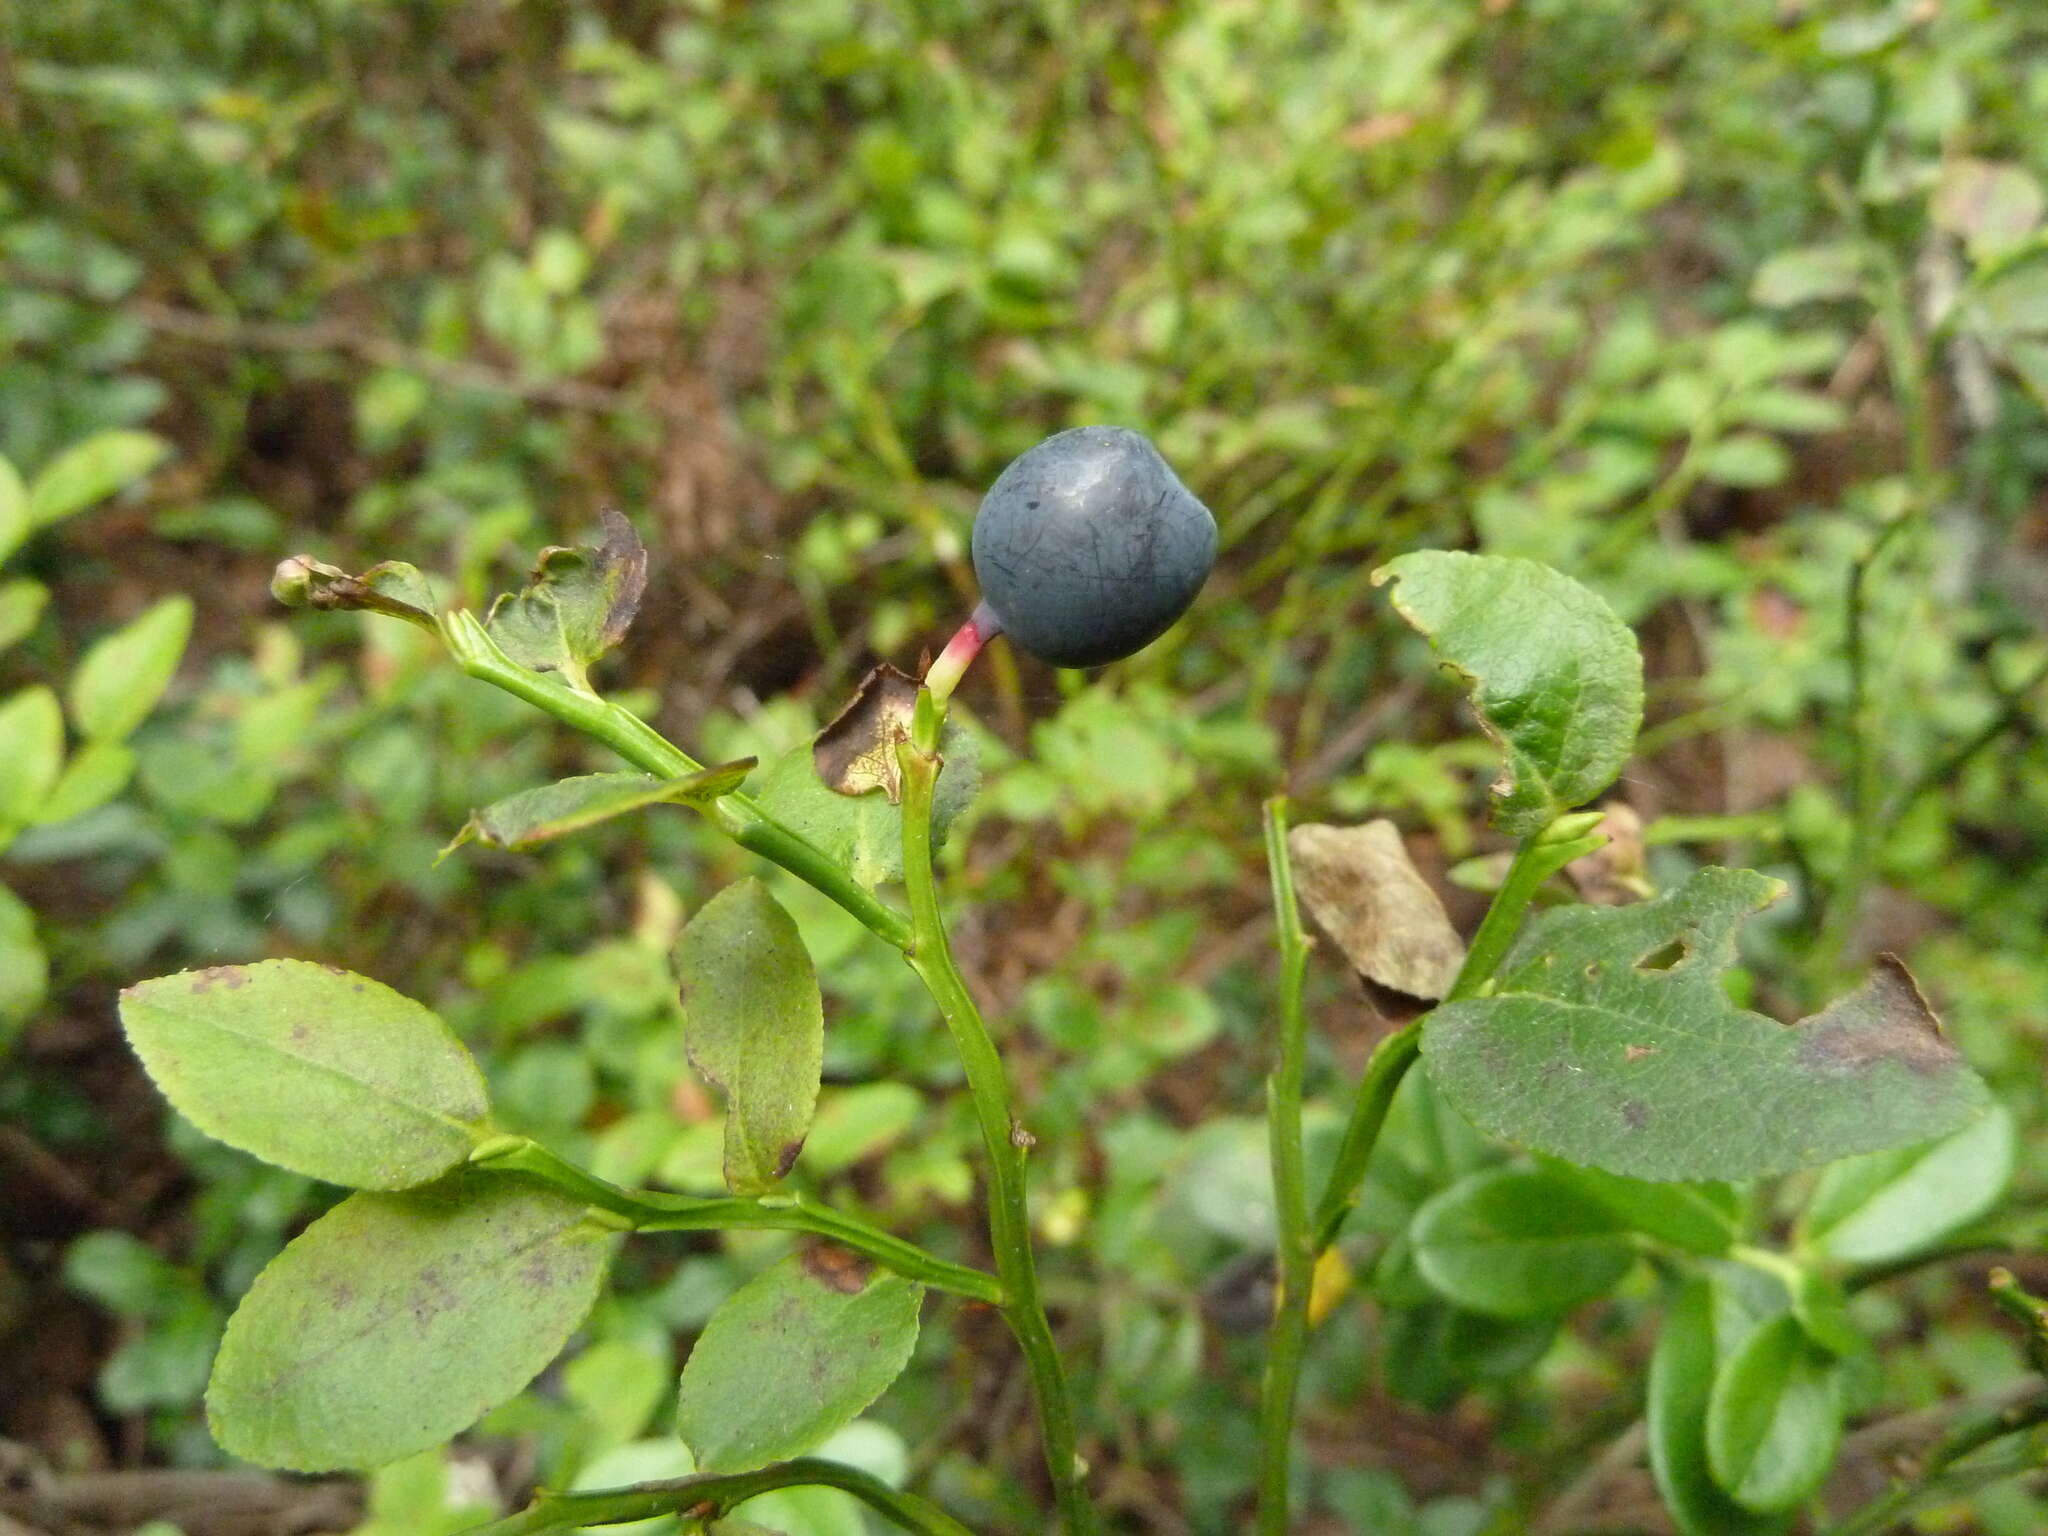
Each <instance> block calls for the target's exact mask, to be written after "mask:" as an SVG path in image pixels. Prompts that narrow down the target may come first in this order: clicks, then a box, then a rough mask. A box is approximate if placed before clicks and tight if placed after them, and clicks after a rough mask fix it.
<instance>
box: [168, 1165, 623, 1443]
mask: <svg viewBox="0 0 2048 1536" xmlns="http://www.w3.org/2000/svg"><path fill="white" fill-rule="evenodd" d="M586 1217H587V1212H586V1210H585V1207H584V1206H583V1204H582V1203H581V1202H580V1201H578V1200H575V1199H573V1198H572V1197H570V1196H568V1195H564V1194H562V1193H560V1192H559V1191H557V1190H555V1189H552V1188H550V1187H548V1186H545V1185H541V1184H536V1183H533V1182H531V1181H529V1180H526V1179H522V1178H518V1177H514V1176H510V1175H505V1174H491V1175H485V1174H474V1173H472V1174H464V1175H460V1176H458V1177H456V1178H452V1179H448V1180H445V1181H443V1182H441V1183H438V1184H434V1185H431V1186H429V1187H427V1188H424V1189H417V1190H410V1191H407V1192H406V1193H404V1194H396V1195H392V1194H358V1195H352V1196H350V1197H349V1198H348V1199H347V1200H344V1201H343V1202H342V1203H341V1204H340V1205H338V1206H336V1207H335V1208H334V1209H333V1210H331V1211H329V1212H328V1213H327V1214H326V1215H325V1216H322V1217H321V1218H320V1219H319V1220H318V1221H316V1222H314V1223H313V1224H312V1225H311V1226H309V1227H308V1228H306V1230H305V1231H304V1232H303V1233H301V1234H300V1235H299V1236H298V1237H297V1238H295V1239H293V1241H292V1243H291V1245H290V1246H289V1247H287V1248H286V1249H285V1250H284V1252H283V1253H281V1254H279V1255H278V1256H277V1257H276V1258H275V1259H273V1260H272V1261H271V1263H270V1265H269V1266H268V1267H267V1268H266V1269H265V1270H264V1271H263V1273H262V1274H260V1275H258V1276H257V1277H256V1283H255V1284H254V1285H253V1286H251V1287H250V1289H249V1294H248V1295H247V1296H246V1297H244V1298H243V1300H242V1305H241V1307H240V1309H239V1310H238V1311H237V1312H236V1313H235V1315H234V1317H233V1319H232V1320H231V1321H230V1322H229V1323H228V1328H227V1334H226V1336H225V1337H224V1338H223V1339H222V1341H221V1347H220V1355H219V1358H218V1359H217V1360H216V1361H215V1362H214V1367H213V1382H212V1385H211V1386H210V1387H209V1388H208V1389H207V1399H206V1401H207V1417H208V1420H209V1421H210V1423H211V1424H212V1426H213V1432H214V1436H215V1438H216V1439H218V1440H219V1441H220V1443H221V1446H222V1448H223V1449H225V1450H227V1451H229V1452H231V1453H233V1454H234V1455H237V1456H241V1457H244V1458H246V1459H247V1460H250V1461H254V1462H257V1463H260V1464H261V1465H264V1466H271V1467H288V1468H291V1469H293V1470H295V1471H302V1472H317V1471H326V1470H329V1469H333V1468H341V1467H374V1466H381V1465H383V1464H384V1463H386V1462H391V1461H396V1460H398V1459H399V1458H400V1457H402V1456H407V1455H410V1454H411V1453H412V1452H414V1451H419V1450H424V1449H426V1448H427V1447H428V1446H432V1445H438V1444H440V1443H441V1442H442V1441H444V1440H446V1439H448V1438H449V1437H450V1436H451V1435H454V1434H456V1433H457V1432H459V1431H461V1430H463V1429H465V1428H467V1427H468V1426H469V1425H470V1424H472V1423H474V1422H475V1421H476V1419H477V1418H478V1416H480V1415H481V1414H482V1413H483V1412H484V1411H485V1410H486V1409H488V1408H490V1407H492V1406H494V1405H495V1404H497V1403H501V1402H503V1401H504V1400H505V1399H506V1398H508V1397H510V1396H512V1394H513V1393H515V1392H517V1391H518V1390H519V1389H520V1388H521V1387H524V1386H525V1385H526V1384H527V1383H528V1382H529V1381H531V1380H532V1379H533V1378H534V1377H535V1376H536V1375H538V1374H539V1373H540V1371H541V1369H542V1368H543V1367H544V1366H546V1365H547V1363H548V1362H549V1361H550V1360H552V1359H554V1357H555V1355H556V1354H557V1353H558V1352H559V1351H560V1350H561V1348H562V1345H563V1344H564V1343H565V1342H566V1341H567V1339H568V1337H569V1335H570V1334H571V1333H572V1332H573V1331H574V1330H575V1328H576V1327H577V1325H578V1324H579V1323H581V1322H582V1321H583V1318H584V1316H585V1315H586V1314H587V1313H588V1312H589V1311H590V1308H591V1305H592V1304H593V1303H594V1302H595V1301H596V1299H597V1294H598V1289H599V1287H600V1285H601V1284H602V1282H603V1279H604V1270H605V1261H606V1258H607V1255H608V1252H609V1246H610V1245H609V1244H608V1243H607V1241H606V1240H605V1239H606V1234H605V1233H604V1232H603V1231H602V1230H601V1229H600V1228H598V1227H596V1226H595V1225H593V1224H592V1223H590V1222H589V1221H588V1220H587V1219H586Z"/></svg>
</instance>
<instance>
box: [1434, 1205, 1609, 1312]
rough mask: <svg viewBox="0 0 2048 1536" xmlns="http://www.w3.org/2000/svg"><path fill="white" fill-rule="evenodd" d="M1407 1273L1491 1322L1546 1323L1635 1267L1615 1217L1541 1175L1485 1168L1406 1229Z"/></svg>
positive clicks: (1606, 1287)
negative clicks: (1411, 1262) (1410, 1255)
mask: <svg viewBox="0 0 2048 1536" xmlns="http://www.w3.org/2000/svg"><path fill="white" fill-rule="evenodd" d="M1408 1235H1409V1239H1410V1241H1411V1242H1412V1243H1413V1245H1414V1250H1415V1266H1416V1268H1417V1269H1419V1270H1420V1271H1421V1272H1422V1277H1423V1279H1425V1280H1427V1281H1428V1282H1429V1283H1430V1284H1431V1285H1432V1286H1434V1287H1435V1288H1436V1290H1437V1291H1438V1292H1440V1293H1441V1294H1442V1295H1443V1296H1444V1297H1446V1298H1447V1299H1449V1300H1451V1301H1454V1302H1456V1303H1457V1304H1458V1305H1459V1306H1461V1307H1465V1308H1467V1309H1469V1310H1471V1311H1474V1312H1484V1313H1486V1314H1488V1315H1489V1316H1492V1317H1509V1318H1527V1317H1551V1316H1555V1315H1556V1314H1558V1313H1560V1312H1568V1311H1570V1310H1571V1309H1572V1308H1573V1307H1575V1306H1577V1305H1579V1303H1581V1302H1583V1301H1590V1300H1592V1299H1593V1298H1594V1297H1595V1296H1599V1295H1603V1294H1605V1293H1606V1292H1607V1291H1609V1290H1611V1289H1613V1287H1614V1285H1615V1283H1616V1282H1617V1281H1619V1280H1620V1279H1621V1277H1622V1276H1623V1275H1625V1274H1627V1273H1628V1271H1629V1267H1630V1266H1631V1265H1632V1264H1634V1263H1635V1249H1634V1247H1633V1246H1632V1245H1631V1244H1630V1242H1629V1240H1628V1235H1627V1229H1626V1228H1625V1227H1624V1226H1623V1224H1622V1222H1621V1220H1620V1218H1618V1217H1617V1216H1616V1215H1615V1214H1614V1212H1613V1211H1611V1210H1609V1209H1608V1208H1607V1206H1606V1205H1604V1204H1602V1203H1601V1202H1600V1201H1598V1200H1596V1199H1594V1198H1592V1197H1591V1196H1589V1195H1587V1194H1586V1193H1585V1192H1584V1191H1583V1190H1581V1189H1580V1188H1579V1187H1578V1186H1576V1185H1575V1184H1573V1183H1572V1182H1571V1181H1570V1180H1568V1179H1565V1178H1562V1177H1560V1176H1558V1175H1557V1174H1555V1173H1552V1172H1550V1171H1549V1170H1547V1169H1541V1168H1530V1169H1522V1168H1493V1169H1488V1170H1487V1171H1485V1172H1483V1173H1475V1174H1472V1175H1471V1176H1470V1177H1468V1178H1464V1179H1460V1180H1459V1181H1458V1182H1457V1183H1455V1184H1453V1185H1452V1186H1451V1187H1450V1188H1449V1189H1446V1190H1444V1191H1443V1192H1442V1193H1441V1194H1438V1195H1436V1196H1435V1197H1433V1198H1432V1199H1431V1200H1430V1201H1429V1202H1428V1203H1427V1204H1425V1205H1424V1206H1423V1207H1422V1209H1421V1210H1419V1211H1417V1212H1416V1213H1415V1219H1414V1221H1413V1222H1412V1223H1411V1225H1410V1226H1409V1229H1408Z"/></svg>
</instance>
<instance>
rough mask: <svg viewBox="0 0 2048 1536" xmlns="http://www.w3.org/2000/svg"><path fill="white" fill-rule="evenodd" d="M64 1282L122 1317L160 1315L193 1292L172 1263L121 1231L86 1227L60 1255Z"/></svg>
mask: <svg viewBox="0 0 2048 1536" xmlns="http://www.w3.org/2000/svg"><path fill="white" fill-rule="evenodd" d="M64 1283H65V1284H66V1285H68V1286H70V1287H71V1289H72V1290H74V1291H77V1292H79V1293H80V1294H82V1295H86V1296H90V1297H91V1298H92V1299H93V1300H94V1301H96V1302H98V1303H99V1304H100V1305H101V1306H103V1307H105V1308H106V1309H107V1310H108V1311H109V1312H112V1313H115V1314H117V1315H118V1316H121V1317H160V1316H162V1315H164V1314H165V1313H167V1312H169V1311H171V1310H172V1309H173V1308H174V1307H175V1306H176V1305H177V1304H178V1303H179V1302H181V1301H183V1300H185V1299H186V1298H187V1297H188V1296H190V1295H191V1294H192V1291H193V1284H192V1281H191V1279H190V1278H189V1277H187V1276H186V1275H185V1274H183V1273H182V1272H181V1271H180V1270H179V1269H178V1268H177V1266H176V1265H174V1264H172V1263H171V1262H170V1261H169V1260H167V1259H165V1258H164V1257H163V1256H162V1255H161V1254H159V1253H158V1252H157V1251H156V1250H155V1249H154V1248H152V1247H150V1246H149V1244H147V1243H145V1242H143V1241H142V1239H141V1238H139V1237H134V1236H132V1235H130V1234H129V1233H126V1232H116V1231H100V1232H88V1233H86V1234H85V1235H84V1236H83V1237H81V1238H79V1239H78V1241H77V1242H75V1243H73V1244H72V1245H71V1246H70V1248H68V1249H67V1250H65V1254H64Z"/></svg>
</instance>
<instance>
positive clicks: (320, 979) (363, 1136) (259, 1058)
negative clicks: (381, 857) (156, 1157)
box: [121, 960, 489, 1189]
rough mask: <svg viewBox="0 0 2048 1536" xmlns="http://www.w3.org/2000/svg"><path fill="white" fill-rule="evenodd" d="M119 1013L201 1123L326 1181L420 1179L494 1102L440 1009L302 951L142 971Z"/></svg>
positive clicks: (173, 1096) (163, 1080) (182, 1107)
mask: <svg viewBox="0 0 2048 1536" xmlns="http://www.w3.org/2000/svg"><path fill="white" fill-rule="evenodd" d="M121 1022H122V1025H123V1026H124V1027H125V1028H126V1029H127V1031H128V1039H129V1042H130V1044H132V1045H133V1046H134V1047H135V1053H136V1054H137V1055H138V1056H140V1057H141V1058H142V1064H143V1066H144V1067H146V1068H147V1069H148V1071H149V1075H150V1077H151V1078H153V1079H154V1080H155V1082H156V1085H157V1087H158V1088H160V1089H162V1090H163V1094H164V1096H165V1097H166V1098H168V1099H169V1100H170V1101H171V1105H172V1107H173V1108H175V1109H176V1110H177V1111H178V1112H179V1113H180V1114H182V1115H183V1116H184V1117H185V1118H186V1119H188V1120H190V1121H191V1122H192V1123H193V1124H194V1125H196V1126H198V1127H199V1129H200V1130H202V1131H204V1132H206V1134H207V1135H209V1136H211V1137H213V1138H214V1139H215V1140H217V1141H224V1142H226V1143H227V1144H228V1145H229V1146H231V1147H239V1148H241V1149H242V1150H243V1151H245V1152H253V1153H254V1154H255V1155H256V1156H258V1157H260V1158H262V1159H264V1160H265V1161H266V1162H272V1163H276V1164H277V1165H278V1166H280V1167H283V1168H289V1169H291V1170H292V1171H293V1172H294V1173H303V1174H306V1175H307V1176H308V1177H311V1178H315V1179H325V1180H327V1181H328V1182H329V1183H333V1184H347V1185H351V1186H353V1187H355V1188H357V1189H405V1188H407V1187H409V1186H411V1185H414V1184H423V1183H425V1182H426V1181H427V1180H428V1179H431V1178H434V1177H435V1176H436V1175H438V1174H441V1173H445V1172H446V1171H447V1170H448V1169H450V1168H452V1167H454V1166H455V1165H456V1164H457V1163H460V1162H461V1161H462V1160H463V1159H465V1158H466V1157H468V1156H469V1154H470V1152H471V1150H472V1149H473V1148H474V1147H475V1145H476V1141H477V1136H478V1134H479V1133H480V1131H481V1129H482V1123H483V1119H484V1116H485V1114H486V1113H487V1111H488V1109H489V1105H488V1104H487V1102H486V1100H485V1097H484V1082H483V1077H482V1075H481V1074H480V1073H478V1071H477V1069H476V1063H475V1062H473V1061H472V1060H470V1056H469V1052H468V1051H466V1050H464V1049H463V1047H462V1042H461V1041H460V1040H457V1039H456V1038H455V1034H454V1031H452V1030H450V1029H449V1028H448V1026H447V1025H446V1024H444V1023H442V1022H441V1020H440V1019H439V1018H437V1017H436V1016H435V1015H434V1014H432V1013H429V1012H428V1011H427V1010H426V1009H425V1008H422V1007H421V1006H420V1005H419V1004H418V1003H416V1002H414V1001H412V999H410V998H408V997H402V996H400V995H399V994H398V993H396V992H394V991H392V990H391V989H390V988H389V987H386V986H383V985H381V984H380V983H378V982H374V981H371V980H370V979H369V978H368V977H364V976H355V975H351V974H350V973H349V972H347V971H342V970H336V969H332V968H330V967H328V966H324V965H311V964H308V963H307V962H305V961H303V960H266V961H263V962H261V963H260V964H257V965H217V966H212V967H210V968H208V969H206V970H203V971H183V972H180V973H179V974H177V975H175V976H160V977H158V978H157V979H156V980H154V981H145V982H143V983H141V984H140V985H138V986H133V987H130V988H129V989H128V990H127V991H126V992H124V993H122V994H121Z"/></svg>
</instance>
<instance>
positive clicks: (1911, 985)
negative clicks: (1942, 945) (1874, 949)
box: [1796, 954, 1962, 1077]
mask: <svg viewBox="0 0 2048 1536" xmlns="http://www.w3.org/2000/svg"><path fill="white" fill-rule="evenodd" d="M1796 1027H1797V1028H1798V1030H1799V1031H1800V1041H1799V1060H1800V1062H1801V1064H1802V1065H1804V1066H1806V1067H1808V1068H1811V1069H1812V1070H1814V1071H1816V1072H1824V1073H1827V1074H1829V1075H1831V1076H1845V1075H1847V1074H1849V1073H1852V1072H1864V1071H1868V1070H1869V1069H1870V1068H1872V1067H1875V1066H1878V1065H1880V1064H1881V1063H1884V1062H1896V1063H1897V1064H1898V1065H1900V1066H1902V1067H1904V1068H1906V1069H1907V1070H1908V1071H1910V1072H1914V1073H1917V1074H1919V1075H1920V1076H1923V1077H1931V1076H1933V1075H1934V1074H1936V1073H1940V1072H1948V1071H1952V1070H1954V1069H1955V1068H1957V1067H1959V1066H1960V1065H1961V1064H1962V1053H1961V1052H1959V1051H1958V1050H1957V1049H1956V1048H1955V1044H1954V1042H1953V1041H1951V1040H1950V1039H1949V1038H1948V1036H1947V1035H1946V1034H1944V1033H1943V1032H1942V1028H1941V1020H1940V1019H1939V1018H1938V1017H1936V1015H1935V1012H1934V1010H1933V1008H1931V1007H1930V1006H1928V1002H1927V999H1926V997H1925V996H1923V995H1922V994H1921V991H1920V986H1919V983H1918V982H1916V981H1914V980H1913V973H1912V972H1911V971H1909V970H1907V969H1906V963H1905V962H1904V961H1903V960H1901V959H1900V958H1899V957H1898V956H1897V955H1891V954H1881V955H1879V956H1878V957H1877V961H1876V964H1875V965H1874V966H1873V967H1872V969H1871V972H1870V976H1869V979H1868V980H1866V981H1865V982H1864V983H1863V985H1862V986H1860V987H1858V988H1857V989H1856V990H1855V991H1854V992H1851V993H1850V994H1849V995H1848V996H1847V997H1843V998H1839V999H1837V1000H1836V1001H1835V1002H1833V1003H1830V1004H1829V1005H1828V1006H1827V1007H1826V1008H1824V1009H1822V1010H1821V1011H1820V1012H1819V1013H1817V1014H1815V1015H1814V1016H1813V1017H1812V1018H1810V1019H1805V1020H1802V1021H1801V1022H1800V1023H1799V1024H1798V1025H1797V1026H1796Z"/></svg>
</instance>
